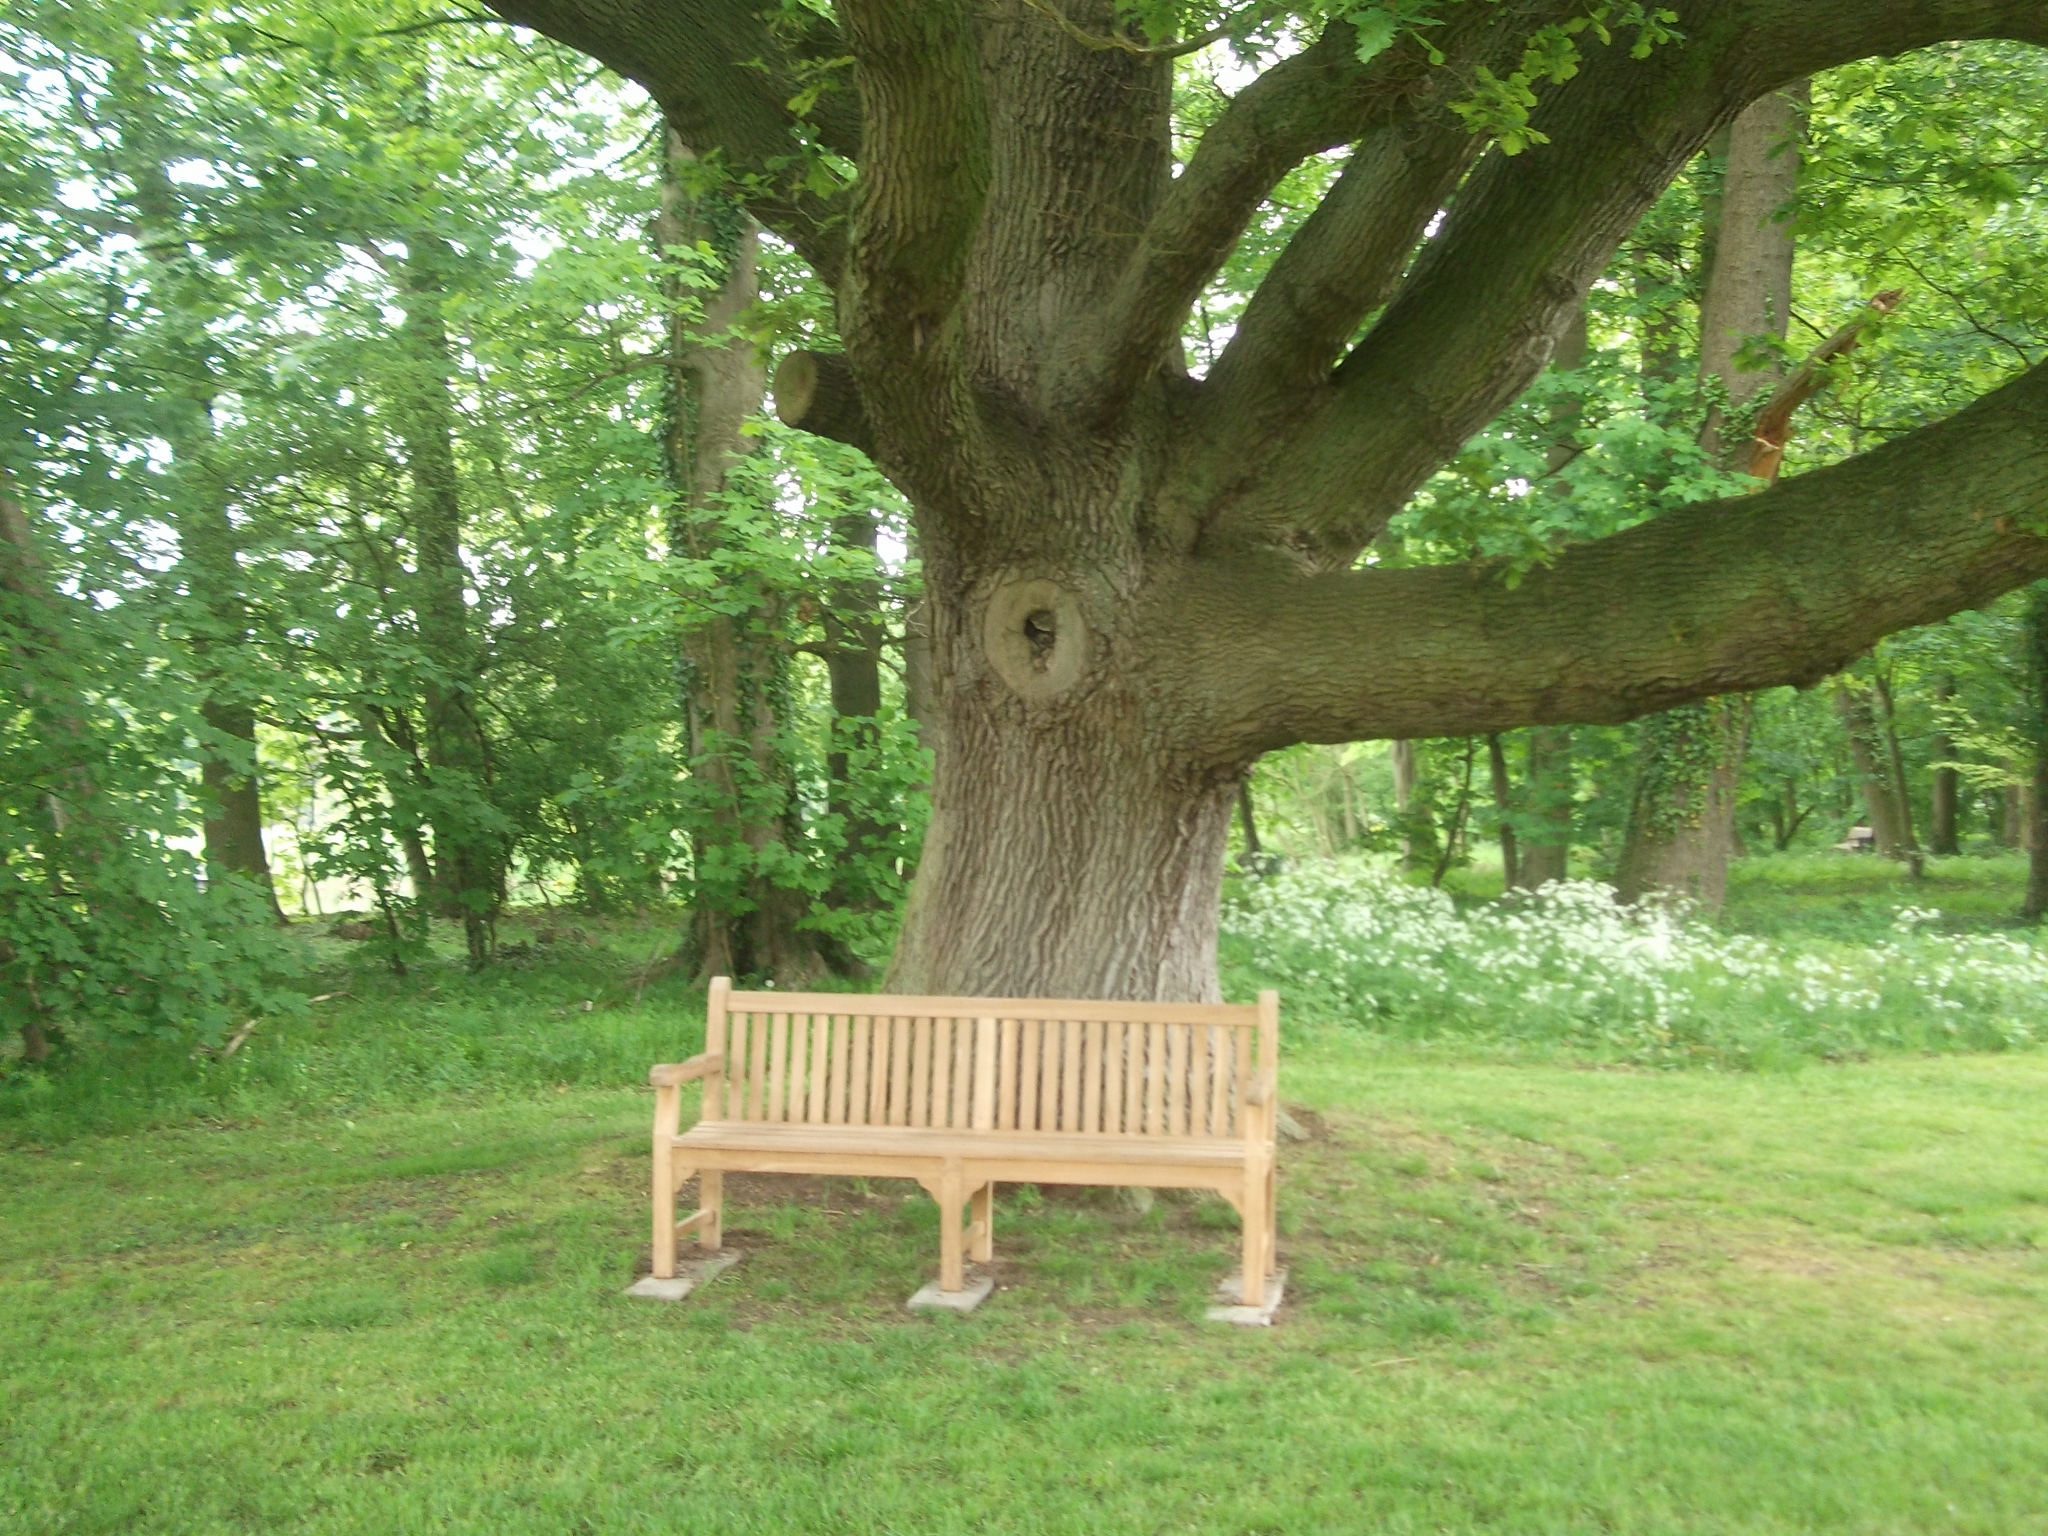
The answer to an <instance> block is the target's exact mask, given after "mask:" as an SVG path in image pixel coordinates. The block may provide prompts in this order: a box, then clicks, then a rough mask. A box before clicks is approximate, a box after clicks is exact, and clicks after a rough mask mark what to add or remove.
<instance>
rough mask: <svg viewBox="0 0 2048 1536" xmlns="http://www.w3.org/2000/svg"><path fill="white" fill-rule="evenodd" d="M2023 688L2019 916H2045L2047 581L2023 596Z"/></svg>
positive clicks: (2047, 881)
mask: <svg viewBox="0 0 2048 1536" xmlns="http://www.w3.org/2000/svg"><path fill="white" fill-rule="evenodd" d="M2024 634H2025V641H2026V664H2027V691H2028V693H2029V694H2030V695H2031V702H2032V705H2033V721H2032V724H2033V733H2032V734H2033V737H2034V781H2033V785H2032V788H2031V793H2030V794H2029V795H2028V797H2027V800H2028V804H2027V818H2026V824H2027V894H2026V896H2025V898H2024V899H2023V900H2022V901H2021V903H2020V916H2021V917H2022V918H2023V919H2025V920H2026V921H2027V922H2030V923H2038V922H2040V921H2041V919H2042V918H2043V917H2048V582H2040V583H2037V584H2036V585H2035V587H2034V589H2033V591H2032V592H2030V593H2029V594H2028V595H2027V619H2026V626H2025V630H2024Z"/></svg>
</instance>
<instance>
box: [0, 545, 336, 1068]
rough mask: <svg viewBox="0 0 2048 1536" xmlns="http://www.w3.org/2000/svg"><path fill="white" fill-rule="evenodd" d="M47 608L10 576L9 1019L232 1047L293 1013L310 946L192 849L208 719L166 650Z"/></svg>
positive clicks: (98, 618)
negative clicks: (258, 1017)
mask: <svg viewBox="0 0 2048 1536" xmlns="http://www.w3.org/2000/svg"><path fill="white" fill-rule="evenodd" d="M0 554H4V552H0ZM0 570H4V564H0ZM32 601H33V600H25V599H24V598H23V597H22V596H21V595H20V594H18V593H16V592H12V591H10V590H9V589H8V586H7V584H5V583H0V763H4V764H5V765H6V771H5V774H4V776H0V1027H5V1028H6V1029H7V1030H8V1031H9V1032H10V1033H12V1032H15V1031H18V1030H21V1029H23V1028H25V1027H30V1028H38V1029H42V1030H45V1031H50V1030H55V1031H61V1032H62V1034H63V1035H64V1036H65V1037H66V1039H67V1040H69V1041H70V1042H71V1043H72V1044H74V1045H85V1044H89V1043H94V1042H98V1041H103V1040H105V1039H106V1038H107V1037H109V1036H134V1035H145V1036H157V1037H169V1038H172V1039H175V1040H178V1041H181V1042H183V1043H185V1044H187V1045H189V1044H190V1043H192V1042H195V1041H196V1042H198V1043H201V1044H206V1045H219V1044H220V1043H221V1041H222V1040H223V1038H224V1037H225V1036H226V1035H228V1034H229V1033H230V1032H231V1031H232V1030H233V1029H234V1028H235V1027H236V1026H237V1025H238V1024H239V1023H240V1022H241V1020H242V1018H243V1017H245V1016H246V1015H248V1014H250V1013H258V1014H260V1013H266V1012H271V1011H276V1010H282V1011H284V1012H287V1013H289V1012H290V1011H291V1010H292V1009H293V1008H294V1007H295V1006H296V1004H297V1002H298V996H299V995H298V994H297V993H296V992H295V991H294V990H293V989H292V988H291V987H290V985H289V983H290V981H291V979H292V978H294V977H295V976H296V975H298V974H299V973H300V972H301V971H302V970H303V969H304V966H303V962H302V959H301V956H300V954H299V952H298V950H297V948H296V946H293V945H291V944H290V943H288V942H287V941H286V940H285V939H283V938H282V937H281V936H280V935H279V934H277V932H276V931H275V930H274V929H273V928H272V927H271V926H270V925H269V923H268V921H267V917H268V912H267V908H266V905H265V903H264V902H263V901H262V900H261V899H260V898H259V897H258V896H257V894H256V893H255V892H254V891H252V890H250V889H248V888H247V887H245V886H243V885H242V884H240V883H239V882H237V881H234V880H222V881H217V882H212V883H209V882H207V881H206V880H205V879H204V877H203V872H202V870H201V868H200V864H199V861H198V860H197V859H196V858H195V857H194V856H193V855H192V853H191V852H190V851H189V846H188V845H189V842H190V840H191V839H192V838H193V835H194V833H195V831H196V829H197V822H198V819H199V812H200V810H201V809H202V807H201V806H199V805H198V804H197V803H196V802H195V801H194V799H193V796H192V794H191V792H190V786H189V785H188V784H187V783H185V782H183V781H182V775H181V774H180V773H179V772H178V771H177V770H176V768H175V767H172V766H170V765H172V764H175V763H176V761H177V760H178V759H179V758H180V757H181V756H183V753H184V750H185V745H186V743H187V742H189V741H190V740H191V739H192V738H193V736H194V735H195V734H197V732H198V731H199V730H200V729H201V728H202V727H201V726H200V724H199V722H197V721H195V720H193V719H192V718H191V717H190V715H189V714H188V713H187V709H188V705H187V701H186V700H185V699H184V698H183V697H182V696H181V695H180V693H179V691H178V690H177V689H176V688H175V687H174V686H170V685H168V683H167V680H166V676H165V667H164V658H163V656H162V655H161V654H160V653H159V652H156V651H155V649H154V647H153V646H152V644H151V643H150V642H151V637H150V636H149V635H148V634H147V633H146V632H138V631H137V629H136V628H135V627H134V626H132V625H131V624H130V623H128V622H127V618H128V616H127V615H126V614H124V613H123V612H121V611H120V610H118V609H115V610H100V609H98V608H97V607H96V606H95V605H93V604H92V603H90V602H87V601H84V600H82V599H79V598H53V599H51V600H49V601H48V602H47V603H43V604H38V605H36V606H35V607H31V602H32ZM38 610H40V611H38ZM53 618H54V620H55V626H56V632H55V638H56V641H57V643H55V644H52V643H51V640H52V630H53Z"/></svg>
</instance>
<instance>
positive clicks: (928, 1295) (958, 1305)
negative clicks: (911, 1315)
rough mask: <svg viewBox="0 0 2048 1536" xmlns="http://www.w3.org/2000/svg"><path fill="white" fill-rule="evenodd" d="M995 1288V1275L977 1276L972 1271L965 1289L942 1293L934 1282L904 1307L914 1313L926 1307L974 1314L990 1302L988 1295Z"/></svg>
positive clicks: (969, 1273)
mask: <svg viewBox="0 0 2048 1536" xmlns="http://www.w3.org/2000/svg"><path fill="white" fill-rule="evenodd" d="M995 1288H996V1277H995V1276H994V1275H990V1274H976V1273H974V1272H973V1271H972V1270H970V1271H969V1272H968V1275H967V1284H966V1286H965V1287H964V1288H962V1289H960V1290H957V1291H942V1290H940V1289H939V1282H938V1281H936V1280H934V1281H933V1282H932V1283H931V1284H930V1285H928V1286H926V1287H925V1288H924V1289H923V1290H921V1291H919V1292H918V1293H917V1294H916V1295H915V1296H913V1297H911V1298H910V1300H908V1301H906V1302H905V1303H904V1305H905V1306H906V1307H909V1308H910V1309H911V1310H912V1311H913V1312H916V1311H920V1310H922V1309H923V1308H925V1307H944V1308H945V1309H946V1310H947V1311H949V1312H972V1311H973V1310H974V1309H975V1308H976V1307H978V1306H980V1305H981V1304H982V1303H983V1302H984V1301H987V1300H988V1293H989V1292H990V1291H992V1290H994V1289H995Z"/></svg>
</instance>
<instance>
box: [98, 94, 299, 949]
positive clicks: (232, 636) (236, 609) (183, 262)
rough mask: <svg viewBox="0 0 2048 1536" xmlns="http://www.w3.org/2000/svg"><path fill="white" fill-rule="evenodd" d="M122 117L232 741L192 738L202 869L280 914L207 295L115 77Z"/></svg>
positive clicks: (196, 628) (202, 614)
mask: <svg viewBox="0 0 2048 1536" xmlns="http://www.w3.org/2000/svg"><path fill="white" fill-rule="evenodd" d="M110 105H111V107H112V116H113V117H114V119H115V120H116V121H117V122H118V123H119V124H120V142H121V154H122V157H123V159H124V160H125V161H126V162H127V164H126V169H127V170H128V173H129V175H130V176H131V178H132V179H133V181H134V183H135V207H136V215H137V217H136V223H137V225H138V227H139V229H140V230H141V232H142V250H143V252H144V254H145V255H146V256H147V258H148V261H149V270H150V273H151V288H152V290H153V294H154V297H155V300H156V303H157V306H158V308H159V309H160V310H161V311H162V312H163V314H164V315H165V316H166V318H167V321H168V324H167V325H166V327H165V331H166V340H165V341H164V342H163V345H164V348H165V351H166V354H167V361H168V363H169V366H168V367H167V368H166V370H165V377H164V379H163V381H162V386H161V390H160V394H159V403H160V404H161V405H162V406H163V408H164V412H165V417H166V426H165V435H166V438H167V440H168V441H169V443H170V447H171V463H170V468H169V471H168V474H169V477H170V480H171V482H172V492H171V495H170V496H169V498H168V500H169V502H170V504H171V507H172V509H173V517H174V521H175V524H176V527H177V533H178V564H177V568H176V574H177V577H178V579H179V581H180V582H181V583H182V585H183V586H184V589H185V595H186V597H187V598H188V600H189V601H190V603H191V604H192V606H193V607H194V608H196V609H197V610H198V612H197V614H196V622H193V623H190V624H189V625H188V628H189V630H190V632H191V640H190V644H191V647H192V653H193V661H194V664H195V665H194V673H195V676H194V682H195V683H196V684H197V686H198V688H199V691H200V693H201V702H200V714H201V716H202V718H204V720H205V721H206V724H207V725H208V726H209V727H210V728H211V729H212V730H213V731H215V732H217V733H218V735H219V736H220V737H222V738H224V739H225V741H226V742H228V743H232V745H223V743H222V742H221V741H217V740H202V741H201V742H200V743H199V779H200V787H201V789H202V790H204V791H205V794H206V797H207V800H208V803H209V805H210V806H211V811H210V813H209V814H208V815H206V817H205V818H204V820H203V821H202V823H201V834H202V838H203V847H204V849H205V857H206V867H207V873H208V878H209V879H215V878H218V877H220V876H221V875H223V874H227V875H235V876H239V877H241V878H242V879H244V880H247V881H250V882H251V883H253V884H254V885H255V886H256V887H257V889H258V890H259V891H260V892H261V893H262V895H263V898H264V900H265V901H266V902H267V903H268V905H269V907H270V912H271V916H272V918H273V919H274V920H275V921H276V922H278V923H280V924H281V923H284V922H285V921H286V919H285V915H284V908H283V907H282V906H281V905H279V903H278V899H277V890H276V887H275V885H274V884H273V882H272V880H271V877H270V859H269V856H268V855H267V854H266V852H265V851H264V846H263V800H262V789H261V779H260V776H259V774H258V765H257V758H256V719H255V710H254V708H253V707H252V706H251V704H250V703H249V702H248V694H247V689H246V685H238V681H237V679H236V678H235V676H234V673H235V671H236V670H237V667H238V665H239V666H246V665H247V661H246V658H245V657H243V656H242V655H241V651H242V648H243V647H244V646H246V645H247V644H248V642H249V613H248V604H247V602H246V601H245V599H244V597H243V592H242V579H243V575H242V569H241V565H240V562H239V559H238V555H239V544H240V539H239V536H238V534H237V531H236V528H235V525H234V522H233V520H232V519H231V518H230V517H229V515H228V509H227V506H226V501H225V492H224V488H223V487H222V486H221V484H220V483H219V477H218V475H217V473H216V471H215V467H214V465H213V462H212V460H213V448H214V425H213V407H214V396H215V393H216V389H217V386H216V383H215V376H214V375H215V360H214V358H213V357H212V355H211V354H210V352H209V350H208V344H207V341H206V340H205V337H206V331H205V327H204V325H203V324H202V323H200V321H201V317H203V316H205V315H207V314H209V313H210V312H211V311H212V310H213V308H214V305H213V303H212V301H211V296H210V294H209V291H208V288H207V284H206V280H205V279H204V278H203V277H202V276H200V275H198V273H197V271H196V270H195V264H194V263H193V261H192V259H191V256H190V253H189V251H188V250H187V248H186V239H187V231H186V230H185V229H184V228H183V222H184V221H183V219H182V218H181V216H180V212H179V202H178V194H177V191H176V189H175V186H174V184H173V183H172V181H171V178H170V175H169V172H168V169H167V167H166V159H167V157H168V156H169V155H170V154H171V153H172V150H171V149H170V147H169V146H167V145H165V144H164V143H163V142H162V130H161V125H160V123H159V122H158V121H157V119H156V117H155V115H154V113H153V112H152V110H151V109H150V107H149V105H148V104H147V103H140V102H136V101H134V100H132V99H130V98H129V97H128V96H127V94H126V93H125V91H123V90H122V89H120V88H119V86H118V85H117V88H116V89H115V91H114V92H112V93H111V96H110Z"/></svg>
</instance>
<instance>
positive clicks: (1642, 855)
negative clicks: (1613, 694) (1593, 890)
mask: <svg viewBox="0 0 2048 1536" xmlns="http://www.w3.org/2000/svg"><path fill="white" fill-rule="evenodd" d="M1749 716H1750V701H1749V699H1748V698H1747V697H1746V696H1744V697H1737V698H1722V699H1708V700H1704V701H1703V702H1701V703H1698V704H1689V705H1687V706H1685V707H1684V708H1683V709H1674V710H1667V711H1665V712H1664V713H1663V714H1661V715H1655V716H1652V717H1651V718H1650V719H1648V720H1645V721H1644V722H1643V724H1642V727H1641V731H1642V736H1641V738H1640V740H1641V746H1640V747H1639V749H1638V753H1639V760H1640V763H1641V767H1640V769H1639V771H1638V773H1637V777H1636V786H1635V794H1634V798H1633V801H1632V803H1631V805H1630V808H1629V837H1628V838H1627V840H1626V841H1625V843H1624V844H1623V847H1622V855H1621V862H1620V865H1619V866H1618V867H1617V868H1616V870H1615V874H1614V883H1615V887H1616V890H1617V893H1618V894H1619V895H1620V897H1621V899H1622V900H1623V901H1636V900H1639V899H1640V898H1642V897H1643V896H1645V895H1647V894H1648V893H1649V892H1651V891H1653V890H1663V891H1670V892H1674V893H1676V894H1677V895H1680V896H1683V897H1685V898H1687V899H1688V900H1691V901H1695V902H1697V903H1699V905H1700V906H1701V907H1702V908H1704V909H1705V910H1706V911H1708V912H1719V911H1720V910H1721V906H1722V903H1723V902H1724V901H1725V900H1726V899H1727V895H1728V860H1729V855H1730V850H1729V846H1728V838H1729V831H1730V829H1731V828H1732V827H1733V826H1734V822H1735V796H1736V791H1737V789H1738V784H1737V779H1738V776H1739V775H1740V773H1741V763H1742V756H1743V752H1744V749H1745V747H1746V745H1747V741H1748V736H1749Z"/></svg>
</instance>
